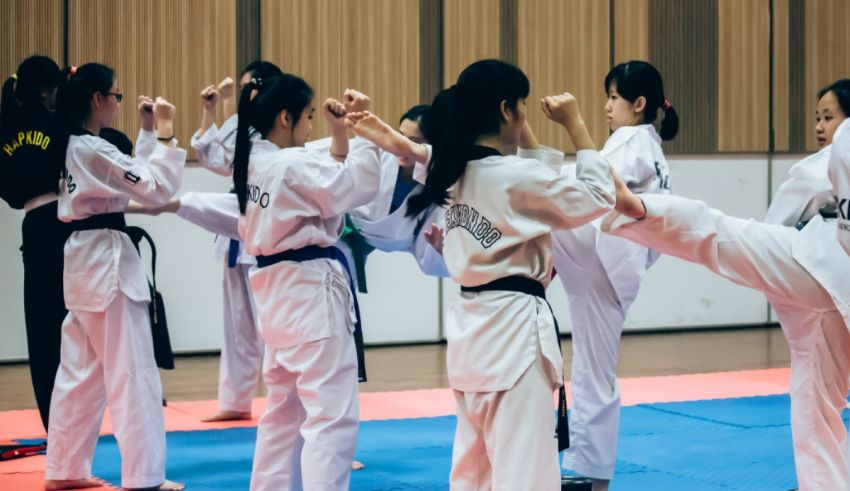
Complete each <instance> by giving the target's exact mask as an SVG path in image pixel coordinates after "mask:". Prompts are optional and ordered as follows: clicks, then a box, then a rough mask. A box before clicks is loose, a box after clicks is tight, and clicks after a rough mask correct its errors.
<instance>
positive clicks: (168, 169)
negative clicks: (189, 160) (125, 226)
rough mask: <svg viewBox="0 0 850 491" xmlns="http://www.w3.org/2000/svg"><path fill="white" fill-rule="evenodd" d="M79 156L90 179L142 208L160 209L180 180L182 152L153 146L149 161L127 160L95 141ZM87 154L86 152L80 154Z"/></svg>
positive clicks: (121, 154) (184, 155) (183, 163)
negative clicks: (140, 205)
mask: <svg viewBox="0 0 850 491" xmlns="http://www.w3.org/2000/svg"><path fill="white" fill-rule="evenodd" d="M89 149H90V151H91V155H82V156H80V157H79V161H80V162H85V166H86V168H87V169H88V171H89V174H90V178H92V179H94V180H96V181H99V182H100V184H101V185H103V186H105V187H107V188H109V189H110V190H112V191H116V192H120V193H122V194H124V195H126V196H127V197H128V198H130V199H131V200H133V201H136V202H138V203H140V204H142V205H145V206H161V205H164V204H166V203H168V201H169V200H170V199H171V197H172V196H174V193H176V192H177V190H178V189H179V188H180V184H181V181H182V179H183V167H184V166H185V164H186V150H183V149H182V148H172V147H168V146H165V145H162V144H160V143H158V142H157V145H156V148H155V149H154V150H153V153H152V155H151V156H150V158H147V159H146V158H142V157H138V156H137V157H130V156H127V155H125V154H123V153H121V151H120V150H118V148H116V147H115V146H114V145H112V144H110V143H108V142H107V141H105V140H103V139H100V138H98V139H97V141H96V142H95V143H94V144H93V145H91V146H90V147H89ZM84 151H86V152H88V151H89V150H84Z"/></svg>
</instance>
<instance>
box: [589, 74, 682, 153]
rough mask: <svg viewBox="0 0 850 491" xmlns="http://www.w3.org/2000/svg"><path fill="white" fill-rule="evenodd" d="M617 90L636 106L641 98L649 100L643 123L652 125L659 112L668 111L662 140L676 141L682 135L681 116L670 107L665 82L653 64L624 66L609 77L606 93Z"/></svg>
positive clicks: (662, 131)
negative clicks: (677, 135)
mask: <svg viewBox="0 0 850 491" xmlns="http://www.w3.org/2000/svg"><path fill="white" fill-rule="evenodd" d="M612 84H613V85H614V87H615V88H616V89H617V93H619V94H620V96H621V97H622V98H623V99H625V100H627V101H629V102H631V103H634V102H635V101H636V100H637V98H638V97H641V96H643V97H644V98H645V99H646V106H645V109H644V111H643V122H644V123H645V124H650V123H652V122H654V121H655V118H656V117H657V114H658V110H659V109H661V110H663V111H664V119H663V120H662V121H661V129H660V130H659V132H658V133H659V135H660V136H661V139H662V140H672V139H673V138H675V137H676V133H678V132H679V114H678V113H677V112H676V110H675V109H673V106H672V105H670V102H669V101H668V100H667V96H665V95H664V82H663V81H662V79H661V74H660V73H658V70H657V69H656V68H655V67H654V66H652V64H650V63H647V62H645V61H640V60H632V61H627V62H625V63H620V64H619V65H617V66H615V67H614V68H612V69H611V71H609V72H608V75H606V76H605V93H606V94H608V93H609V92H610V90H611V85H612Z"/></svg>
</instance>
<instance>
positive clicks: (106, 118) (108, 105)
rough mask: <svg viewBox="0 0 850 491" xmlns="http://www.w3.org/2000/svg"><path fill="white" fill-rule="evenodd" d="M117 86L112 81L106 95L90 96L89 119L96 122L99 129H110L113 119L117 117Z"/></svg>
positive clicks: (119, 105) (97, 93)
mask: <svg viewBox="0 0 850 491" xmlns="http://www.w3.org/2000/svg"><path fill="white" fill-rule="evenodd" d="M118 93H119V91H118V84H117V83H116V82H115V81H113V82H112V87H110V89H109V92H108V93H104V92H95V93H94V94H92V96H91V108H92V113H91V117H92V118H93V119H94V120H95V121H97V123H98V124H99V125H100V126H101V127H112V126H113V123H114V122H115V117H116V116H117V115H118V108H119V107H121V103H120V102H118V98H117V96H116V94H118Z"/></svg>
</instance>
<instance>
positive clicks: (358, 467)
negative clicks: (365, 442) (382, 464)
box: [351, 460, 366, 471]
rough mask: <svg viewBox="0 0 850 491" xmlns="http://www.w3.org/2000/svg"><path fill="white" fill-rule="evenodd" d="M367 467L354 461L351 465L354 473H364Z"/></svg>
mask: <svg viewBox="0 0 850 491" xmlns="http://www.w3.org/2000/svg"><path fill="white" fill-rule="evenodd" d="M365 468H366V466H365V465H363V462H358V461H356V460H355V461H354V462H352V463H351V470H353V471H362V470H363V469H365Z"/></svg>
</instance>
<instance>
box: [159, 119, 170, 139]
mask: <svg viewBox="0 0 850 491" xmlns="http://www.w3.org/2000/svg"><path fill="white" fill-rule="evenodd" d="M156 136H157V138H160V139H162V138H165V139H171V138H173V137H174V122H173V121H157V124H156Z"/></svg>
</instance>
